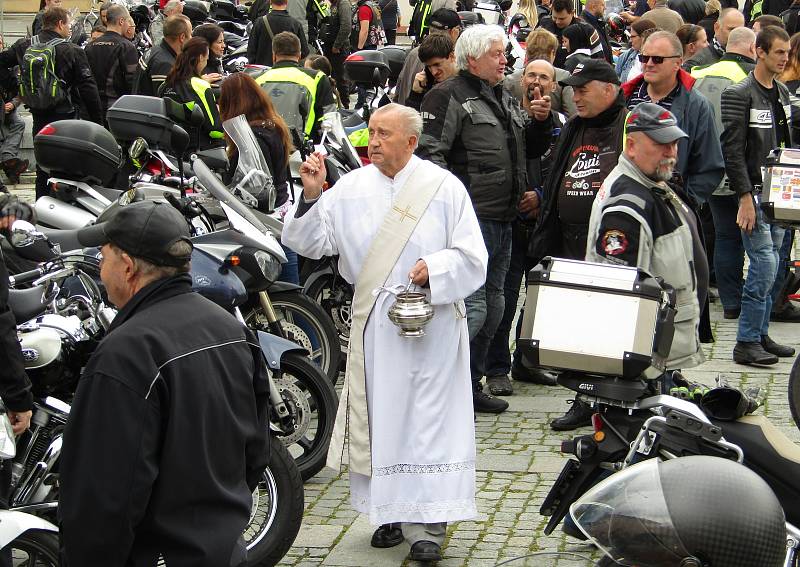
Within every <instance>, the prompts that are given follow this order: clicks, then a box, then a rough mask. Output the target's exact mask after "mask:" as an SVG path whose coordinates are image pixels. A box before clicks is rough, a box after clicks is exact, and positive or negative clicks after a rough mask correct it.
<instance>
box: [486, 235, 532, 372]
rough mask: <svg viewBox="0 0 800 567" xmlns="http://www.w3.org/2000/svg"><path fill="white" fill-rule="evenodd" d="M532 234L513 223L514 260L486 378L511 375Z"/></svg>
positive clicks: (487, 362)
mask: <svg viewBox="0 0 800 567" xmlns="http://www.w3.org/2000/svg"><path fill="white" fill-rule="evenodd" d="M529 236H530V232H529V230H528V229H527V228H526V227H525V226H524V225H522V224H520V223H514V226H513V228H512V243H511V259H510V262H509V265H508V272H506V280H505V284H504V286H503V300H504V304H505V307H504V308H503V318H502V319H501V320H500V324H499V326H498V327H497V331H495V334H494V338H493V339H492V342H491V343H489V350H488V352H487V354H486V376H503V375H506V374H508V373H509V372H511V352H510V349H509V346H508V345H509V335H510V334H511V325H512V324H513V323H514V316H515V315H516V314H517V301H518V300H519V287H520V285H521V284H522V278H523V276H525V275H526V272H527V270H529V269H530V268H531V262H530V260H529V259H528V238H529ZM521 322H522V315H520V318H519V321H517V329H516V333H515V335H514V337H515V338H519V331H520V325H521Z"/></svg>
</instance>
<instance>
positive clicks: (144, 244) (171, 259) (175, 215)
mask: <svg viewBox="0 0 800 567" xmlns="http://www.w3.org/2000/svg"><path fill="white" fill-rule="evenodd" d="M190 236H191V234H190V233H189V226H188V224H187V223H186V219H184V218H183V216H182V215H181V214H180V213H179V212H178V211H177V210H175V208H174V207H173V206H172V205H170V204H168V203H163V202H158V201H139V202H137V203H131V204H129V205H125V206H122V207H120V208H119V209H117V211H116V212H114V214H113V215H112V216H111V218H109V219H108V220H106V221H103V222H99V223H97V224H94V225H92V226H87V227H86V228H82V229H81V230H79V231H78V242H80V243H81V244H82V245H83V246H103V245H104V244H109V243H111V244H114V245H115V246H117V247H118V248H121V249H122V250H124V251H125V252H127V253H128V254H130V255H131V256H134V257H136V258H142V259H144V260H147V261H148V262H151V263H153V264H156V265H158V266H174V267H179V266H183V265H184V264H185V263H186V262H188V261H189V260H190V259H191V254H189V255H188V256H180V257H178V256H172V255H171V254H169V249H170V247H171V246H172V245H173V244H175V243H176V242H178V241H179V240H183V241H185V242H188V243H189V244H190V245H191V243H192V242H191V240H189V237H190Z"/></svg>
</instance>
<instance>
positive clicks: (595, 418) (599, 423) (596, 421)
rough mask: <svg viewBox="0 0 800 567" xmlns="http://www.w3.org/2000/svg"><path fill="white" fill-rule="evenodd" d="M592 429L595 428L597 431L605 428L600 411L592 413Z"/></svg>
mask: <svg viewBox="0 0 800 567" xmlns="http://www.w3.org/2000/svg"><path fill="white" fill-rule="evenodd" d="M592 429H594V431H595V433H597V432H600V431H602V430H603V419H602V418H601V417H600V414H599V413H595V414H592Z"/></svg>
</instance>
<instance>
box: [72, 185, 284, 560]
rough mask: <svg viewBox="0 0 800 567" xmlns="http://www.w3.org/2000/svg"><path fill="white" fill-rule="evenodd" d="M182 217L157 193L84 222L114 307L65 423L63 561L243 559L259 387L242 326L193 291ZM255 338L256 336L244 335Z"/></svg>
mask: <svg viewBox="0 0 800 567" xmlns="http://www.w3.org/2000/svg"><path fill="white" fill-rule="evenodd" d="M189 236H190V234H189V229H188V225H187V223H186V220H185V219H184V218H183V217H182V216H181V215H180V214H179V213H178V212H177V211H176V210H175V209H174V208H172V206H170V205H169V204H166V203H156V202H152V201H143V202H138V203H133V204H130V205H126V206H124V207H121V208H120V209H119V210H118V211H117V212H116V213H115V214H114V215H113V216H111V218H109V219H108V220H107V221H105V222H100V223H98V224H96V225H94V226H90V227H88V228H85V229H82V230H81V231H79V233H78V240H79V241H80V242H81V244H83V245H84V246H102V248H101V251H102V254H103V259H102V262H101V264H100V278H101V279H102V281H103V284H104V285H105V287H106V290H107V291H108V297H109V299H110V301H111V302H112V303H113V304H114V305H116V306H117V307H118V308H119V312H118V313H117V315H116V317H115V318H114V321H113V323H112V324H111V326H110V328H109V329H108V334H107V335H106V337H105V338H104V339H103V341H102V342H101V343H100V345H99V346H98V347H97V349H96V350H95V352H94V354H93V355H92V357H91V358H90V359H89V362H88V363H87V365H86V368H85V370H84V372H83V374H82V376H81V379H80V382H79V383H78V388H77V392H76V394H75V400H74V402H73V404H72V409H71V411H70V416H69V420H68V422H67V426H66V430H65V432H64V450H63V453H62V458H61V465H60V467H61V483H60V490H61V494H60V498H59V516H60V522H61V542H62V546H63V557H62V560H63V562H62V565H65V566H70V567H74V566H81V567H100V566H103V567H108V566H110V565H120V566H121V565H155V564H156V561H157V559H158V556H159V555H162V556H163V557H164V560H165V562H166V563H167V564H172V563H175V564H176V565H193V566H198V567H219V566H220V565H225V566H237V565H243V564H244V563H245V561H246V552H245V550H244V548H243V543H242V540H241V535H242V532H243V530H244V528H245V526H246V525H247V523H248V520H249V517H250V509H251V506H252V494H251V493H252V490H253V489H254V488H255V486H256V485H257V484H258V481H259V479H260V478H261V475H262V473H263V471H264V469H265V467H266V465H267V460H268V448H269V445H268V434H267V432H268V427H269V425H268V422H267V407H268V399H267V396H268V385H267V379H266V369H265V367H264V361H263V355H262V354H261V351H260V349H259V348H258V346H257V345H258V343H257V341H256V340H255V338H254V337H253V335H252V333H250V331H248V330H247V329H246V328H245V327H244V325H242V324H240V323H239V322H238V321H237V320H236V319H235V318H234V317H233V316H232V315H231V314H230V313H228V312H227V311H225V310H224V309H222V308H221V307H219V306H217V305H216V304H214V303H212V302H211V301H209V300H207V299H205V298H204V297H202V296H201V295H199V294H196V293H193V292H192V278H191V276H190V275H189V273H188V272H189V266H190V259H191V254H192V244H191V241H190V240H189ZM254 345H256V346H254Z"/></svg>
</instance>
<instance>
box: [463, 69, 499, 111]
mask: <svg viewBox="0 0 800 567" xmlns="http://www.w3.org/2000/svg"><path fill="white" fill-rule="evenodd" d="M458 74H459V75H461V76H462V77H464V78H465V79H466V80H467V82H469V84H470V85H472V87H474V88H475V89H477V90H478V91H479V93H480V94H481V97H482V98H483V99H485V100H486V102H487V103H489V104H490V105H492V106H494V107H496V110H498V111H499V112H500V115H501V116H503V115H505V111H504V110H503V108H502V102H501V101H502V100H503V81H500V82H499V83H497V84H496V85H495V86H493V87H492V86H491V85H489V83H488V82H487V81H484V80H483V79H481V78H480V77H478V76H477V75H473V74H472V73H470V72H469V71H464V70H461V71H459V72H458Z"/></svg>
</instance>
